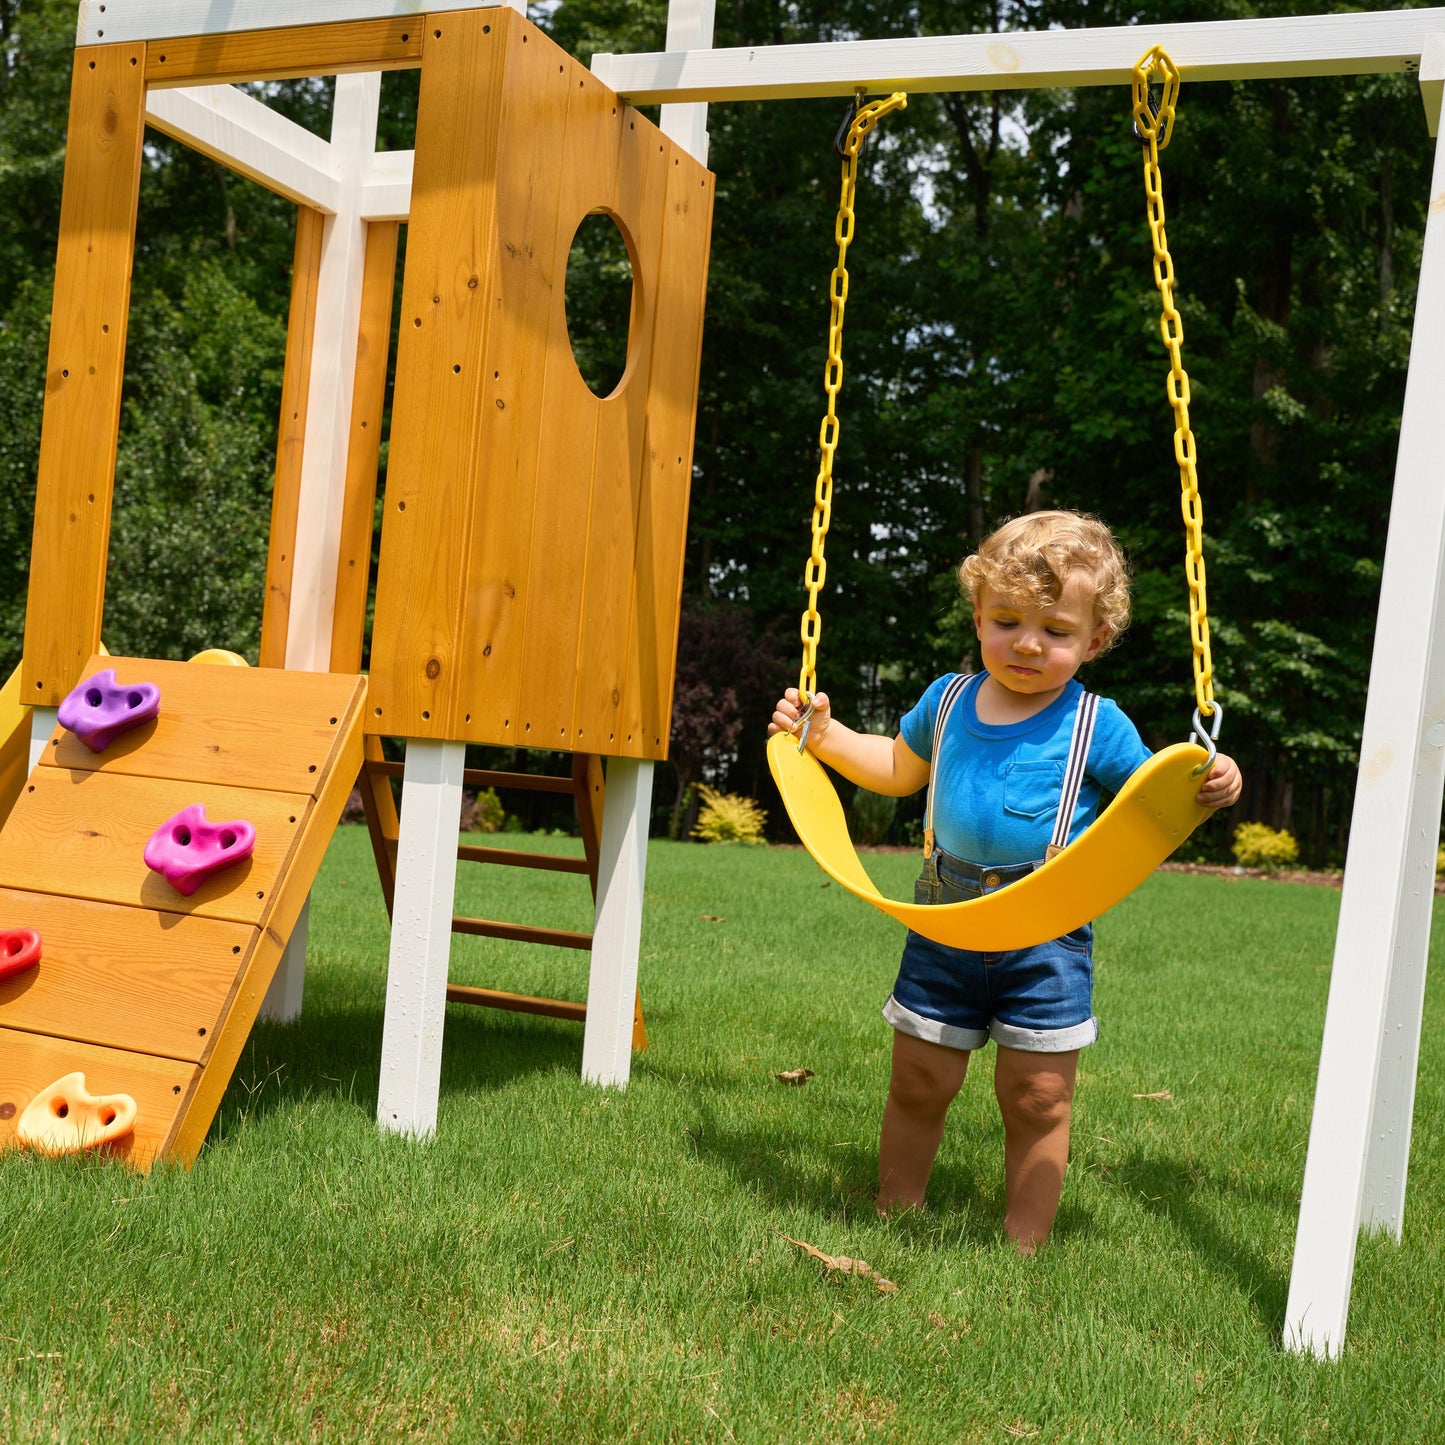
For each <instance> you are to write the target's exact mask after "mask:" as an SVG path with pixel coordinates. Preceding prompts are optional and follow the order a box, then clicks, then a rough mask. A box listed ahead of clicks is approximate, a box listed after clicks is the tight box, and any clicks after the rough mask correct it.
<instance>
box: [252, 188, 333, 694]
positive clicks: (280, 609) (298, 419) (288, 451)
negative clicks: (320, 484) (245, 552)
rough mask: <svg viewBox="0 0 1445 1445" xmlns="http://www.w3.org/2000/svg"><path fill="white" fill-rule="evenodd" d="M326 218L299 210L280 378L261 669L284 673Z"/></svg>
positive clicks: (308, 211) (263, 613)
mask: <svg viewBox="0 0 1445 1445" xmlns="http://www.w3.org/2000/svg"><path fill="white" fill-rule="evenodd" d="M325 225H326V217H325V216H323V215H322V214H321V212H320V211H314V210H312V209H311V207H310V206H298V207H297V208H296V250H295V253H294V259H293V260H292V264H291V311H290V315H289V316H288V318H287V321H286V361H285V368H284V370H283V372H282V375H281V422H280V429H279V432H278V435H277V438H276V481H275V485H274V487H273V489H272V493H271V534H270V542H269V544H268V546H267V549H266V595H265V599H264V602H263V604H262V609H261V651H260V663H261V666H262V667H278V668H279V667H285V665H286V632H287V628H288V626H289V624H290V621H291V581H292V575H293V573H294V570H295V567H296V518H297V514H298V509H299V507H300V505H301V458H302V453H303V451H304V449H305V445H306V404H307V399H308V397H309V396H310V392H311V352H312V346H313V343H314V341H315V338H316V294H317V288H318V287H319V285H320V281H321V238H322V234H323V231H324V228H325Z"/></svg>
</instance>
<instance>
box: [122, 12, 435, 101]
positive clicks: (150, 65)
mask: <svg viewBox="0 0 1445 1445" xmlns="http://www.w3.org/2000/svg"><path fill="white" fill-rule="evenodd" d="M421 25H422V17H421V16H420V15H403V16H401V17H399V18H395V19H386V20H362V21H351V22H349V23H348V22H343V23H340V24H335V25H295V26H289V27H287V28H286V29H284V30H242V31H234V32H232V33H230V34H224V35H188V36H182V37H178V38H176V39H174V40H157V41H155V42H153V43H152V44H151V46H150V49H149V52H148V54H147V55H146V60H145V78H146V84H147V85H195V84H198V83H202V84H206V85H220V84H223V83H225V82H228V81H238V80H279V79H282V78H283V77H286V76H297V75H344V74H346V73H347V72H349V71H355V70H404V69H407V68H408V67H413V66H415V65H417V64H418V63H419V62H420V60H421V44H422V30H421Z"/></svg>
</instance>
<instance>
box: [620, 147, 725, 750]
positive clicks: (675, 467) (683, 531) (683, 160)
mask: <svg viewBox="0 0 1445 1445" xmlns="http://www.w3.org/2000/svg"><path fill="white" fill-rule="evenodd" d="M669 159H670V160H671V162H672V164H671V165H670V166H669V168H668V193H667V202H666V205H665V207H664V211H663V214H664V217H665V220H664V227H663V232H662V245H661V251H660V256H659V261H658V268H657V274H656V281H655V288H656V293H657V308H656V310H655V312H654V313H653V336H652V367H651V373H650V377H651V385H650V387H649V391H648V403H647V404H648V412H647V426H648V445H647V448H646V454H645V458H644V461H643V473H642V487H641V493H642V495H641V499H640V505H639V509H638V521H637V575H636V577H635V579H634V582H633V589H632V590H633V597H634V605H635V608H636V611H635V614H634V616H633V618H632V619H631V622H630V625H629V635H630V637H631V640H632V652H631V655H630V656H629V658H628V670H627V682H626V685H625V686H624V688H623V689H622V692H623V697H624V699H625V710H624V714H623V716H624V721H625V727H624V732H625V733H627V734H631V735H632V736H634V737H636V738H639V739H641V741H642V750H641V755H642V756H645V757H651V758H665V757H666V756H667V748H668V742H669V736H670V732H671V726H672V692H673V684H674V681H675V678H676V663H677V629H678V619H679V616H680V613H681V610H682V574H683V562H684V556H685V552H686V544H687V511H688V503H689V500H690V498H691V495H692V458H693V440H694V433H695V429H696V424H697V383H698V376H699V374H700V372H701V368H702V328H703V312H704V308H705V305H706V299H707V271H708V257H709V250H710V245H711V236H712V208H713V199H714V195H715V192H716V184H715V181H714V178H713V177H712V175H711V174H710V173H709V172H708V171H707V170H705V169H704V168H703V167H702V166H701V165H699V164H698V163H697V162H696V161H694V160H692V159H691V157H689V156H688V155H687V154H686V153H685V152H684V151H682V149H681V148H680V147H674V148H673V149H672V150H671V153H670V156H669Z"/></svg>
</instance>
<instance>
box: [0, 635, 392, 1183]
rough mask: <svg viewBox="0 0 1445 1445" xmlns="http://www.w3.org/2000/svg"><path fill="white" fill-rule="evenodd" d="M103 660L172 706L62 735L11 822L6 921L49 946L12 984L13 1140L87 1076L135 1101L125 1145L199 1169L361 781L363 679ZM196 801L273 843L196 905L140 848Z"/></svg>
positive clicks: (5, 1059) (6, 838) (1, 1120)
mask: <svg viewBox="0 0 1445 1445" xmlns="http://www.w3.org/2000/svg"><path fill="white" fill-rule="evenodd" d="M103 667H113V668H115V670H116V676H117V680H118V681H119V682H121V683H122V684H131V683H137V682H142V681H145V682H154V683H156V684H157V685H158V686H159V687H160V689H161V709H160V716H159V717H158V718H156V719H155V720H154V721H152V722H149V723H144V724H142V725H141V726H139V727H137V728H135V729H134V730H133V731H131V732H128V733H124V734H122V735H121V736H120V737H118V738H117V739H116V740H115V741H113V742H112V743H111V744H110V746H109V747H108V748H107V749H106V750H105V751H104V752H102V753H99V754H96V753H92V752H91V751H90V750H89V749H88V748H86V747H84V746H83V745H82V744H81V743H80V742H79V741H78V740H77V739H76V738H75V737H73V736H72V735H71V734H70V733H68V732H66V731H65V730H64V729H61V728H57V730H56V732H55V735H54V736H53V738H52V739H51V741H50V744H49V745H48V746H47V748H46V750H45V756H44V758H43V759H42V761H41V763H40V764H39V766H37V767H36V768H35V770H34V771H33V772H32V773H31V774H30V775H29V777H28V778H27V779H25V781H24V783H23V786H22V789H21V792H20V794H19V797H18V799H17V801H16V803H15V806H14V809H13V810H12V811H11V813H10V816H9V818H8V819H7V820H6V821H5V822H4V826H3V829H0V928H34V929H38V930H39V931H40V934H41V936H42V939H43V955H42V959H41V962H40V964H39V966H38V967H36V968H30V969H27V970H25V971H24V972H22V973H18V974H15V975H13V976H11V977H9V978H5V979H0V1149H6V1148H12V1147H15V1142H16V1141H15V1127H16V1124H17V1122H18V1120H19V1118H20V1115H21V1114H22V1113H23V1112H24V1110H25V1108H26V1105H27V1104H28V1103H29V1102H30V1101H31V1100H32V1099H33V1098H34V1097H35V1096H36V1095H37V1094H39V1093H40V1092H41V1091H42V1090H43V1089H45V1088H46V1087H47V1086H49V1085H50V1084H52V1083H54V1082H55V1081H56V1080H57V1079H60V1078H62V1077H63V1076H64V1075H67V1074H70V1073H73V1072H76V1071H79V1072H83V1073H84V1075H85V1081H86V1088H87V1089H88V1090H89V1091H90V1092H91V1093H92V1094H97V1095H100V1094H105V1095H109V1094H118V1093H119V1094H128V1095H130V1096H131V1097H132V1098H133V1099H134V1100H135V1102H136V1105H137V1106H138V1115H137V1118H136V1123H135V1128H134V1130H133V1132H132V1133H131V1134H129V1135H127V1136H126V1137H125V1138H124V1139H122V1140H119V1141H116V1142H115V1143H114V1144H112V1145H110V1146H108V1147H109V1148H110V1149H111V1151H112V1152H116V1153H120V1154H122V1155H123V1156H124V1157H126V1158H127V1159H128V1160H129V1161H130V1162H131V1163H132V1164H133V1165H134V1166H136V1167H137V1168H141V1169H145V1168H149V1167H150V1165H151V1164H152V1163H153V1162H154V1161H155V1160H156V1159H158V1158H171V1159H178V1160H180V1161H182V1162H183V1163H185V1164H190V1163H191V1162H192V1161H193V1160H194V1159H195V1157H196V1154H197V1152H198V1151H199V1150H200V1147H201V1142H202V1140H203V1139H204V1138H205V1136H206V1131H207V1129H208V1128H209V1127H210V1124H211V1120H212V1119H213V1118H214V1116H215V1113H216V1109H217V1107H218V1105H219V1104H220V1101H221V1096H222V1094H224V1093H225V1090H226V1085H227V1083H228V1082H229V1081H230V1078H231V1073H232V1071H233V1070H234V1069H235V1067H236V1061H237V1059H238V1058H239V1057H240V1053H241V1049H242V1046H243V1045H244V1043H245V1041H246V1037H247V1035H248V1034H249V1033H250V1031H251V1026H252V1024H253V1023H254V1022H255V1019H256V1013H257V1010H258V1009H259V1008H260V1005H261V1000H262V999H263V998H264V997H265V995H266V990H267V988H268V987H269V985H270V982H271V978H272V975H273V974H274V973H275V971H276V965H277V963H278V962H279V960H280V958H281V954H282V952H283V950H284V949H285V946H286V940H287V937H288V935H289V934H290V931H291V929H292V928H293V927H294V926H295V923H296V918H297V915H298V914H299V913H300V911H301V907H302V905H303V903H304V902H305V900H306V897H307V894H308V893H309V891H310V888H311V884H312V882H313V880H314V879H315V876H316V871H317V869H318V868H319V867H320V864H321V859H322V857H323V855H324V854H325V851H326V846H327V844H328V842H329V841H330V839H331V835H332V832H333V830H334V829H335V827H336V823H337V821H338V819H339V818H340V816H341V810H342V808H343V807H344V805H345V802H346V798H347V795H348V793H349V792H350V791H351V787H352V785H353V783H354V782H355V780H356V775H357V771H358V769H359V768H360V766H361V753H362V703H363V701H364V699H365V696H366V683H365V680H364V679H362V678H360V677H357V676H355V675H353V674H341V673H337V674H327V673H305V672H281V671H274V670H270V669H262V668H255V669H253V668H240V667H206V666H201V665H197V664H194V663H178V662H151V661H145V660H141V659H131V658H117V657H102V656H96V657H92V658H91V660H90V661H89V662H88V663H87V664H86V666H85V669H84V672H83V674H82V675H83V677H90V676H91V675H92V674H94V673H96V672H98V671H100V670H101V669H102V668H103ZM27 716H28V713H27ZM27 730H28V724H27ZM192 803H203V804H204V805H205V808H206V815H207V817H208V818H209V819H210V820H211V821H212V822H217V823H219V822H226V821H234V820H236V819H246V820H248V821H249V822H251V823H252V824H253V825H254V826H255V829H256V847H255V851H254V853H253V854H252V855H251V857H250V858H248V859H246V860H245V861H244V862H241V863H238V864H236V865H234V866H233V867H231V868H228V869H226V870H224V871H222V872H220V873H218V874H216V875H214V876H212V877H211V878H209V879H207V880H206V881H205V882H203V883H202V884H201V886H200V887H199V889H198V890H197V891H196V892H195V893H194V894H192V895H190V896H189V897H186V896H184V895H182V894H180V893H178V892H177V891H176V890H175V889H174V888H172V887H171V885H170V884H169V883H167V882H166V880H165V879H164V878H163V877H162V876H161V875H160V874H158V873H153V872H152V871H151V870H150V869H149V868H147V867H146V865H145V862H144V861H143V860H142V856H141V854H142V850H143V849H144V847H145V844H146V840H147V839H148V838H149V837H150V835H151V834H152V833H153V832H154V831H155V829H156V828H157V827H158V826H159V825H160V824H161V823H163V822H165V820H166V819H167V818H170V817H171V816H172V815H174V814H175V813H177V812H179V811H180V810H181V809H182V808H185V807H187V806H189V805H190V804H192Z"/></svg>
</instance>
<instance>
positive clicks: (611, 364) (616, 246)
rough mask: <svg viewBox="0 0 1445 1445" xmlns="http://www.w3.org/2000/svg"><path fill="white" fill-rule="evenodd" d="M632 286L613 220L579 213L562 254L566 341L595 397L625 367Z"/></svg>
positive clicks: (606, 391)
mask: <svg viewBox="0 0 1445 1445" xmlns="http://www.w3.org/2000/svg"><path fill="white" fill-rule="evenodd" d="M636 284H637V283H636V277H635V276H634V275H633V269H632V253H631V251H630V250H629V249H628V245H627V238H626V237H625V236H624V235H623V234H622V231H621V228H620V227H619V226H618V224H617V221H616V219H615V218H614V217H613V216H611V215H609V214H608V213H607V212H605V211H597V212H594V213H593V214H592V215H590V216H584V217H583V218H582V224H581V225H580V226H578V227H577V234H576V235H575V236H573V238H572V249H571V250H570V251H569V252H568V253H567V278H566V282H565V298H566V307H567V339H568V340H569V341H570V342H571V343H572V357H573V360H575V361H576V363H577V370H578V371H579V372H581V374H582V380H583V381H585V382H586V383H587V386H588V389H589V390H590V391H591V392H592V393H593V395H595V396H602V397H605V396H611V395H612V393H613V392H614V391H616V390H617V388H618V386H619V385H620V384H621V382H622V377H623V374H624V373H625V372H626V370H627V357H628V351H629V347H630V343H631V337H632V313H633V303H634V297H635V292H636Z"/></svg>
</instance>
